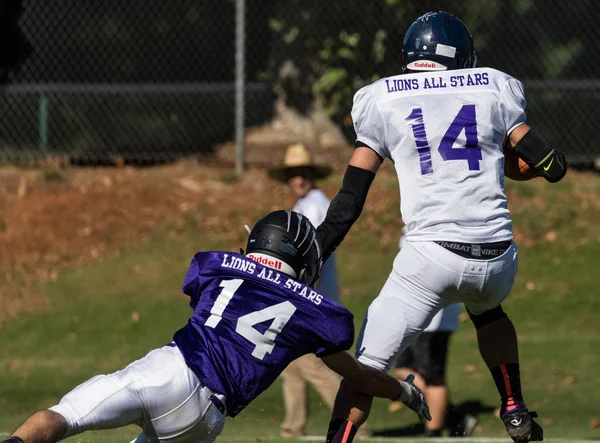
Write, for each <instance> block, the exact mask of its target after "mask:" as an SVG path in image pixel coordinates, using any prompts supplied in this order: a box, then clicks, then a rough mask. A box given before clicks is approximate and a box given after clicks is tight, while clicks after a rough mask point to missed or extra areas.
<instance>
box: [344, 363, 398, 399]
mask: <svg viewBox="0 0 600 443" xmlns="http://www.w3.org/2000/svg"><path fill="white" fill-rule="evenodd" d="M361 366H362V369H361V373H360V376H359V377H356V378H353V379H348V382H349V383H350V385H351V386H352V387H353V388H354V389H355V390H356V391H358V392H360V393H362V394H367V395H372V396H373V397H381V398H389V399H390V400H400V401H403V400H405V399H406V398H408V395H409V394H408V391H407V390H406V389H405V388H404V385H403V383H404V382H402V381H398V380H396V379H395V378H393V377H390V376H389V375H387V374H386V373H384V372H382V371H380V370H379V369H375V368H371V367H370V366H366V365H361Z"/></svg>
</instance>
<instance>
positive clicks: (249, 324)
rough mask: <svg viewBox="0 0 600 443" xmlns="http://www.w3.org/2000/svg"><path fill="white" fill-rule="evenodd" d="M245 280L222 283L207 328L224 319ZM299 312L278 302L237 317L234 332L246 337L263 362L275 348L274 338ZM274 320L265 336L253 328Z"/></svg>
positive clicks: (257, 356) (289, 305) (253, 352)
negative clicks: (224, 313)
mask: <svg viewBox="0 0 600 443" xmlns="http://www.w3.org/2000/svg"><path fill="white" fill-rule="evenodd" d="M243 282H244V280H241V279H239V278H236V279H233V280H223V281H222V282H221V284H219V287H220V288H221V292H220V293H219V296H218V297H217V299H216V300H215V304H214V305H213V307H212V309H211V310H210V317H208V318H207V319H206V322H205V323H204V325H205V326H208V327H210V328H215V327H216V326H217V325H218V324H219V322H220V321H221V320H222V318H223V312H225V308H227V305H228V304H229V302H230V301H231V299H232V298H233V296H234V295H235V292H236V291H237V290H238V289H239V288H240V286H241V285H242V283H243ZM294 312H296V307H295V306H294V305H293V304H292V303H290V302H289V301H284V302H283V303H278V304H276V305H273V306H269V307H268V308H264V309H261V310H260V311H254V312H250V313H249V314H246V315H243V316H241V317H240V318H238V321H237V324H236V326H235V332H237V333H238V334H239V335H241V336H242V337H244V338H245V339H246V340H248V341H249V342H250V343H252V344H253V345H254V350H253V351H252V356H253V357H255V358H258V359H259V360H262V359H263V358H265V355H267V354H270V353H271V352H273V348H274V347H275V338H276V337H277V336H278V335H279V333H280V332H281V330H282V329H283V327H284V326H285V325H286V324H287V322H288V321H289V320H290V318H292V315H294ZM267 320H273V321H272V322H271V325H270V326H269V327H268V328H267V330H266V331H265V333H264V334H262V333H261V332H259V331H258V330H257V329H255V328H254V325H257V324H259V323H262V322H265V321H267Z"/></svg>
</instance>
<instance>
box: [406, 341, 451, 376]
mask: <svg viewBox="0 0 600 443" xmlns="http://www.w3.org/2000/svg"><path fill="white" fill-rule="evenodd" d="M451 335H452V332H449V331H435V332H423V333H421V335H419V336H418V337H417V339H416V340H415V342H414V343H413V344H412V345H410V346H409V347H408V349H407V350H406V351H404V353H403V354H402V355H401V356H400V357H398V360H397V361H396V367H397V368H409V369H412V370H414V371H416V372H418V373H419V374H420V375H421V377H423V379H424V380H425V382H426V383H427V384H428V385H443V384H445V379H446V361H447V356H448V343H449V341H450V336H451Z"/></svg>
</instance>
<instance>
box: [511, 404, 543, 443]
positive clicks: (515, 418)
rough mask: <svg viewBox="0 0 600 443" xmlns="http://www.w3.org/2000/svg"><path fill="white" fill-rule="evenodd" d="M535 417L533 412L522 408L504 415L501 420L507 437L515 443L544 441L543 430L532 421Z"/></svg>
mask: <svg viewBox="0 0 600 443" xmlns="http://www.w3.org/2000/svg"><path fill="white" fill-rule="evenodd" d="M537 416H538V415H537V414H536V413H535V412H529V410H528V409H527V408H526V407H522V408H520V409H518V410H516V411H514V412H506V413H504V414H503V415H502V417H501V418H502V421H503V422H504V426H505V427H506V431H507V432H508V435H509V436H510V438H512V439H513V441H514V442H515V443H527V442H529V441H543V440H544V430H543V429H542V427H541V426H540V425H538V424H537V423H536V422H535V421H534V420H533V419H534V418H536V417H537Z"/></svg>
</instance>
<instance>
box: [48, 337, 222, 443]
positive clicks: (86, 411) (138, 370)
mask: <svg viewBox="0 0 600 443" xmlns="http://www.w3.org/2000/svg"><path fill="white" fill-rule="evenodd" d="M212 394H213V393H212V391H210V390H209V389H208V388H207V387H205V386H203V385H202V384H201V383H200V381H199V380H198V378H197V377H196V375H195V374H194V373H193V372H192V371H191V370H190V369H189V368H188V366H187V365H186V364H185V361H184V359H183V356H182V355H181V352H179V349H178V348H177V347H176V346H164V347H162V348H159V349H155V350H153V351H151V352H149V353H148V354H147V355H146V356H145V357H144V358H142V359H140V360H137V361H135V362H133V363H131V364H130V365H129V366H127V367H126V368H125V369H123V370H121V371H117V372H115V373H113V374H109V375H98V376H96V377H93V378H92V379H90V380H88V381H87V382H85V383H83V384H81V385H79V386H77V387H76V388H75V389H73V390H72V391H71V392H69V393H68V394H67V395H65V396H64V397H63V398H62V399H61V401H60V403H59V404H58V405H56V406H54V407H52V408H50V410H52V411H54V412H57V413H59V414H60V415H62V416H63V417H64V418H65V419H66V421H67V423H68V425H69V430H68V432H67V434H66V435H65V438H66V437H70V436H72V435H75V434H79V433H81V432H84V431H88V430H94V429H112V428H120V427H122V426H126V425H130V424H137V425H139V426H140V427H141V428H142V430H143V432H142V434H141V435H140V436H139V437H138V438H137V440H136V441H138V443H139V442H142V441H143V442H152V441H155V442H156V441H165V442H178V443H179V442H184V443H185V442H190V443H191V442H194V443H209V442H213V441H215V439H216V438H217V436H218V435H219V434H220V433H221V430H222V429H223V425H224V422H225V416H224V415H223V414H222V413H221V412H220V411H219V410H218V409H217V407H216V406H215V405H214V404H213V403H212V402H211V401H210V396H211V395H212ZM214 395H215V396H216V397H218V398H219V400H221V402H222V403H225V399H224V397H223V396H221V395H217V394H214Z"/></svg>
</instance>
